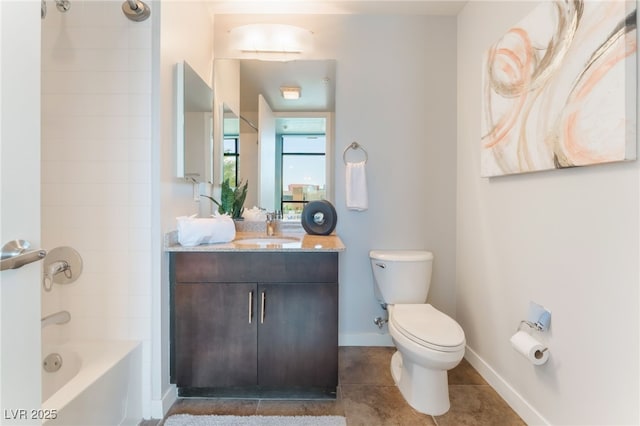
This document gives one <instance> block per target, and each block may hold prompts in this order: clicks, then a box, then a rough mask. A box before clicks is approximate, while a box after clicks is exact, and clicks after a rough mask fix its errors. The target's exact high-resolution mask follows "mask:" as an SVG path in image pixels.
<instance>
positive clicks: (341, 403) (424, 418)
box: [141, 347, 525, 426]
mask: <svg viewBox="0 0 640 426" xmlns="http://www.w3.org/2000/svg"><path fill="white" fill-rule="evenodd" d="M394 352H395V349H394V348H386V347H341V348H340V353H339V355H340V358H339V361H340V362H339V370H340V371H339V374H340V385H339V387H338V397H337V398H336V400H335V401H278V400H265V399H261V400H226V399H225V400H222V399H180V400H178V401H177V402H176V403H175V404H174V405H173V406H172V407H171V409H170V410H169V413H168V414H167V416H169V415H172V414H179V413H188V414H219V415H222V414H226V415H246V416H248V415H264V416H269V415H310V416H314V415H316V416H317V415H341V416H345V417H346V419H347V425H348V426H378V425H380V426H383V425H384V426H419V425H436V426H467V425H468V426H485V425H486V426H521V425H525V423H524V422H523V421H522V419H520V417H518V415H517V414H516V413H515V412H514V411H513V410H512V409H511V408H510V407H509V406H508V405H507V404H506V403H505V402H504V401H503V400H502V399H501V398H500V396H499V395H498V394H497V393H496V392H495V391H494V390H493V389H492V388H491V386H489V385H488V384H487V383H486V382H485V381H484V379H483V378H482V377H481V376H480V375H479V374H478V373H477V372H476V371H475V370H474V369H473V368H472V367H471V366H470V365H469V363H468V362H467V361H465V360H462V362H461V363H460V365H459V366H458V367H456V368H454V369H453V370H451V371H450V372H449V397H450V400H451V409H450V410H449V412H447V413H446V414H445V415H443V416H428V415H425V414H421V413H419V412H417V411H415V410H414V409H413V408H411V407H410V406H409V405H408V404H407V403H406V402H405V401H404V399H403V398H402V395H400V392H399V391H398V389H397V388H396V387H395V385H394V384H393V379H392V378H391V373H390V371H389V363H390V361H391V355H393V353H394ZM159 424H161V422H160V421H159V420H148V421H143V422H142V423H141V426H156V425H159Z"/></svg>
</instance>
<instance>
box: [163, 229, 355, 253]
mask: <svg viewBox="0 0 640 426" xmlns="http://www.w3.org/2000/svg"><path fill="white" fill-rule="evenodd" d="M256 238H257V239H260V242H255V243H252V242H251V241H250V240H252V239H256ZM266 239H272V240H273V243H269V242H266ZM243 240H245V241H246V242H243ZM263 240H264V242H262V241H263ZM285 240H286V241H285ZM164 250H165V251H167V252H215V251H218V252H223V251H227V252H229V251H231V252H243V251H283V252H286V251H296V252H339V251H344V250H345V246H344V244H343V243H342V240H341V239H340V237H338V236H337V235H335V234H331V235H309V234H306V233H305V232H304V231H302V232H291V231H285V232H282V233H278V234H276V235H273V236H270V237H268V236H267V235H266V234H265V233H264V232H236V238H235V239H234V240H233V241H231V242H229V243H220V244H203V245H199V246H194V247H184V246H182V245H181V244H180V243H179V242H178V231H171V232H169V233H167V234H166V235H165V239H164Z"/></svg>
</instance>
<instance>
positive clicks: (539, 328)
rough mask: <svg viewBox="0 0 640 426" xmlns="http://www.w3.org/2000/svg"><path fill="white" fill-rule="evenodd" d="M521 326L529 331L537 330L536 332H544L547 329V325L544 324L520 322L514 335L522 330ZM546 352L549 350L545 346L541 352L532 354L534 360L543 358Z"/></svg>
mask: <svg viewBox="0 0 640 426" xmlns="http://www.w3.org/2000/svg"><path fill="white" fill-rule="evenodd" d="M523 324H524V325H527V326H528V327H529V328H530V329H532V330H537V331H546V330H547V329H548V328H549V325H548V323H546V325H545V323H541V322H540V321H536V322H532V321H527V320H522V321H520V324H519V325H518V329H517V330H516V333H518V332H519V331H520V330H521V329H522V325H523ZM548 350H549V348H548V347H547V346H545V347H544V348H543V349H542V350H539V351H536V352H535V354H534V357H535V358H536V359H541V358H542V357H543V356H544V353H545V352H546V351H548Z"/></svg>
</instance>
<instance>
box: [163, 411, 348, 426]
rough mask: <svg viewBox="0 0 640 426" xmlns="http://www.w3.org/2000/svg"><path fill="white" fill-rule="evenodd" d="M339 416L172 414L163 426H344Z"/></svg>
mask: <svg viewBox="0 0 640 426" xmlns="http://www.w3.org/2000/svg"><path fill="white" fill-rule="evenodd" d="M346 425H347V421H346V420H345V418H344V417H341V416H194V415H191V414H174V415H173V416H169V417H168V418H167V420H165V422H164V426H346Z"/></svg>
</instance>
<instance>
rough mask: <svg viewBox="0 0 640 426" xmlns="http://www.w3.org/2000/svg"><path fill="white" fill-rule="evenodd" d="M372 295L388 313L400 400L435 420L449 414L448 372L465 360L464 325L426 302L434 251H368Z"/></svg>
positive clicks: (392, 369)
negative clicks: (371, 274) (433, 417)
mask: <svg viewBox="0 0 640 426" xmlns="http://www.w3.org/2000/svg"><path fill="white" fill-rule="evenodd" d="M369 258H370V259H371V268H372V269H373V279H374V291H375V294H376V297H377V299H378V300H379V301H380V303H382V304H383V306H384V305H386V307H387V310H388V312H389V322H388V325H389V334H390V335H391V339H392V340H393V343H394V345H395V346H396V348H397V351H396V352H395V353H394V354H393V356H392V358H391V375H392V377H393V380H394V381H395V384H396V386H398V389H400V393H401V394H402V396H403V397H404V399H405V400H406V401H407V402H408V403H409V405H411V406H412V407H413V408H415V409H416V410H417V411H419V412H421V413H424V414H429V415H433V416H437V415H441V414H444V413H446V412H447V411H448V410H449V406H450V404H449V387H448V380H447V370H450V369H452V368H454V367H455V366H456V365H458V364H459V363H460V361H461V360H462V357H463V356H464V348H465V343H466V342H465V337H464V331H463V330H462V327H460V325H459V324H458V323H457V322H455V321H454V320H453V319H452V318H451V317H449V316H447V315H446V314H444V313H442V312H440V311H438V310H437V309H436V308H434V307H433V306H431V305H430V304H428V303H426V301H427V294H428V293H429V286H430V285H431V271H432V264H433V253H431V252H428V251H421V250H372V251H370V252H369Z"/></svg>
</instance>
